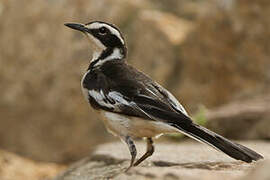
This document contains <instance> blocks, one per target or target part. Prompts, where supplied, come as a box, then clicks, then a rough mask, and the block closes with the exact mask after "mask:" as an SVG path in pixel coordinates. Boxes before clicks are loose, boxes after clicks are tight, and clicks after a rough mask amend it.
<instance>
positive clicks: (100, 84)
mask: <svg viewBox="0 0 270 180" xmlns="http://www.w3.org/2000/svg"><path fill="white" fill-rule="evenodd" d="M65 25H66V26H68V27H70V28H72V29H75V30H79V31H81V32H83V33H84V34H85V35H86V37H87V38H88V40H89V41H90V43H91V45H92V48H93V50H94V55H93V59H92V60H91V63H90V65H89V68H88V70H87V72H86V73H85V75H84V77H83V78H82V82H81V85H82V91H83V94H84V96H85V97H86V99H87V101H88V102H89V103H90V104H91V106H92V107H93V108H95V109H96V110H97V111H98V112H100V114H101V115H102V117H103V118H102V119H103V120H104V123H105V125H106V127H107V129H108V131H110V132H111V133H113V134H114V135H116V136H118V137H120V138H121V139H122V140H123V141H124V142H126V143H127V144H128V147H129V150H130V153H131V156H132V159H131V164H130V167H132V166H134V165H138V164H139V163H140V162H142V161H143V160H145V159H146V158H147V157H149V156H151V155H152V154H153V152H154V146H153V141H152V137H156V136H159V135H161V134H163V133H173V132H174V133H175V132H181V133H184V134H185V135H187V136H189V137H191V138H193V139H195V140H198V141H200V142H203V143H206V144H208V145H210V146H212V147H214V148H215V149H217V150H220V151H222V152H224V153H225V154H227V155H229V156H230V157H232V158H235V159H237V160H242V161H245V162H252V161H256V160H259V159H261V158H263V157H262V156H261V155H260V154H258V153H256V152H254V151H253V150H251V149H249V148H247V147H244V146H242V145H240V144H237V143H234V142H231V141H230V140H228V139H226V138H224V137H222V136H220V135H218V134H216V133H214V132H212V131H210V130H208V129H206V128H204V127H202V126H200V125H197V124H195V123H194V122H193V121H192V120H191V118H190V117H189V115H188V114H187V112H186V111H185V109H184V108H183V106H182V105H181V104H180V103H179V102H178V101H177V99H176V98H175V97H174V96H173V95H172V94H171V93H170V92H169V91H167V90H166V89H164V88H163V87H162V86H160V85H159V84H158V83H157V82H155V81H153V80H152V79H151V78H149V77H148V76H147V75H145V74H143V73H142V72H140V71H138V70H136V69H135V68H133V67H132V66H130V65H128V64H127V63H126V60H125V58H126V54H127V48H126V44H125V41H124V38H123V36H122V35H121V33H120V31H119V29H118V28H116V27H115V26H114V25H111V24H108V23H105V22H100V21H94V22H91V23H88V24H85V25H84V24H77V23H76V24H74V23H68V24H65ZM135 137H139V138H143V137H145V138H147V152H146V153H145V154H144V155H143V157H141V158H140V159H139V160H138V161H137V162H136V163H134V161H135V157H136V147H135V145H134V143H133V140H132V138H135Z"/></svg>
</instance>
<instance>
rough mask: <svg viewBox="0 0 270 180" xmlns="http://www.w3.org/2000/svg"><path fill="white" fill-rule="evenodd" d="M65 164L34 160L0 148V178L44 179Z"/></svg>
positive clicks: (9, 179) (13, 179)
mask: <svg viewBox="0 0 270 180" xmlns="http://www.w3.org/2000/svg"><path fill="white" fill-rule="evenodd" d="M64 168H65V166H63V165H57V164H54V163H42V162H36V161H33V160H30V159H27V158H23V157H20V156H18V155H16V154H13V153H10V152H7V151H4V150H0V179H1V180H15V179H18V180H19V179H25V180H45V179H49V178H51V177H54V176H55V175H56V174H58V173H59V172H60V171H61V170H63V169H64Z"/></svg>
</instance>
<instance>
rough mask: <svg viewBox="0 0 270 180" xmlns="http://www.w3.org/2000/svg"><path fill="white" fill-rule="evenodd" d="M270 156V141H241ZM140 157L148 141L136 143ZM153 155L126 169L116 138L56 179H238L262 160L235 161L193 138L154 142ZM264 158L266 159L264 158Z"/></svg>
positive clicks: (122, 149)
mask: <svg viewBox="0 0 270 180" xmlns="http://www.w3.org/2000/svg"><path fill="white" fill-rule="evenodd" d="M240 143H241V144H243V145H246V146H248V147H250V148H252V149H254V150H255V151H257V152H259V153H261V154H262V155H263V156H264V157H265V159H270V143H269V142H263V141H245V142H240ZM136 145H137V150H138V157H140V156H141V155H142V154H143V153H144V151H145V146H146V145H145V144H144V143H143V142H139V143H137V144H136ZM155 147H156V151H155V153H154V154H153V156H152V157H150V158H149V159H147V160H146V161H144V162H143V163H142V164H141V165H140V166H138V167H134V168H132V169H131V170H130V171H129V172H127V173H125V172H124V171H125V169H126V168H127V167H128V165H129V162H130V155H129V151H128V149H127V147H126V146H125V144H123V143H121V142H113V143H108V144H104V145H101V146H99V147H98V148H97V150H96V151H95V153H94V154H93V155H92V156H90V157H86V158H84V159H83V160H81V161H79V162H77V163H75V164H74V165H72V166H71V167H69V168H68V170H66V171H65V172H63V173H62V174H60V175H59V176H58V177H56V178H55V179H54V180H86V179H87V180H88V179H116V180H129V179H130V180H131V179H143V180H148V179H168V180H169V179H170V180H171V179H172V180H174V179H188V180H189V179H191V180H193V179H194V180H195V179H200V180H219V179H220V177H222V179H223V180H227V179H228V180H234V179H235V180H238V179H240V178H243V177H245V176H246V175H247V174H248V173H249V172H250V171H251V170H252V169H254V167H256V165H257V164H258V163H259V162H254V163H250V164H248V163H244V162H241V161H236V160H234V159H231V158H230V157H228V156H226V155H224V154H223V153H221V152H218V151H216V150H214V149H212V148H211V147H208V146H206V145H203V144H201V143H197V142H194V141H188V142H180V143H170V142H166V143H164V142H161V143H156V144H155ZM262 161H265V160H262Z"/></svg>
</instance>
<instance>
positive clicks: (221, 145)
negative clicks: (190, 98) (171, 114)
mask: <svg viewBox="0 0 270 180" xmlns="http://www.w3.org/2000/svg"><path fill="white" fill-rule="evenodd" d="M171 125H172V126H174V127H176V128H177V129H179V130H180V131H181V132H182V133H184V134H186V135H188V136H190V137H192V138H194V139H196V140H198V141H201V142H204V143H206V144H208V145H210V146H212V147H214V148H215V149H218V150H220V151H222V152H224V153H225V154H227V155H228V156H230V157H232V158H234V159H237V160H242V161H245V162H247V163H250V162H252V161H257V160H259V159H263V156H261V155H260V154H258V153H256V152H255V151H253V150H251V149H249V148H247V147H245V146H243V145H240V144H238V143H234V142H232V141H230V140H228V139H226V138H224V137H222V136H220V135H218V134H216V133H214V132H212V131H210V130H208V129H206V128H204V127H202V126H199V125H197V124H194V123H179V124H175V122H174V123H173V124H171Z"/></svg>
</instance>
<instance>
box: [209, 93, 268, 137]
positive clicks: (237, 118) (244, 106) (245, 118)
mask: <svg viewBox="0 0 270 180" xmlns="http://www.w3.org/2000/svg"><path fill="white" fill-rule="evenodd" d="M269 104H270V95H267V96H260V97H256V98H253V99H250V100H243V101H235V102H231V103H229V104H226V105H223V106H221V107H218V108H214V109H211V110H209V111H208V112H207V113H206V120H207V121H206V122H207V123H206V126H207V127H208V128H210V129H211V130H213V131H215V132H217V133H219V134H222V135H224V136H226V137H228V138H233V139H270V107H269ZM232 124H233V126H232Z"/></svg>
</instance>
